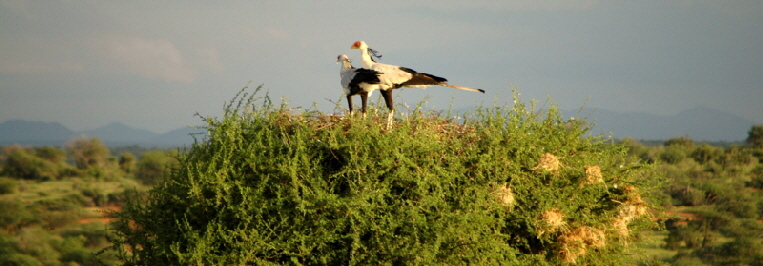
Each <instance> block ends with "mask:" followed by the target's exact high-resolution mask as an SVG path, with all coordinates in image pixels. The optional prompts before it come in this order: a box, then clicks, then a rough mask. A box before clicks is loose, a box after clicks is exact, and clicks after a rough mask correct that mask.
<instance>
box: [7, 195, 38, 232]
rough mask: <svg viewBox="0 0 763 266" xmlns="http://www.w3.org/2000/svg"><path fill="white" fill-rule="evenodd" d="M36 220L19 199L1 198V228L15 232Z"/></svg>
mask: <svg viewBox="0 0 763 266" xmlns="http://www.w3.org/2000/svg"><path fill="white" fill-rule="evenodd" d="M34 222H35V217H34V216H33V215H32V213H31V212H29V211H28V210H27V209H26V208H24V206H22V205H21V203H20V202H19V201H15V200H0V228H1V229H3V230H6V231H11V232H15V231H17V230H19V229H21V228H22V227H23V226H26V225H29V224H32V223H34Z"/></svg>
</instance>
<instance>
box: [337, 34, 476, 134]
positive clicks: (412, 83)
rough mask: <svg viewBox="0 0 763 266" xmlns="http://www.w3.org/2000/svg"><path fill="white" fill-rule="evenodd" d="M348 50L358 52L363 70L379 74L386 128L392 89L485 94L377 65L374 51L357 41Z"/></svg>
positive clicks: (405, 70)
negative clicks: (441, 88) (448, 89)
mask: <svg viewBox="0 0 763 266" xmlns="http://www.w3.org/2000/svg"><path fill="white" fill-rule="evenodd" d="M350 48H352V49H359V50H360V59H361V62H362V66H363V68H364V69H370V70H373V71H376V72H377V73H379V74H377V75H378V77H379V81H380V82H379V84H378V89H379V90H380V91H381V94H382V97H384V101H385V103H386V104H387V108H389V117H388V118H387V126H388V127H389V124H390V123H392V115H393V112H394V107H393V104H392V90H393V89H398V88H401V87H415V88H426V87H429V86H433V85H439V86H445V87H451V88H454V89H460V90H467V91H477V92H481V93H485V91H484V90H481V89H475V88H469V87H463V86H456V85H451V84H448V80H447V79H445V78H443V77H438V76H435V75H432V74H427V73H419V72H416V71H415V70H413V69H410V68H407V67H401V66H395V65H388V64H382V63H377V62H376V61H374V59H373V58H371V55H372V54H373V55H374V56H375V57H376V58H381V56H380V55H377V54H376V51H374V50H373V49H371V48H369V47H368V45H367V44H366V43H365V42H364V41H357V42H355V43H353V44H352V47H350Z"/></svg>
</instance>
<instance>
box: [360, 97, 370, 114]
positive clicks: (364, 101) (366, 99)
mask: <svg viewBox="0 0 763 266" xmlns="http://www.w3.org/2000/svg"><path fill="white" fill-rule="evenodd" d="M360 101H361V102H362V104H363V107H362V109H361V112H363V119H366V106H367V105H368V93H361V94H360Z"/></svg>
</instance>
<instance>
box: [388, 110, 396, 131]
mask: <svg viewBox="0 0 763 266" xmlns="http://www.w3.org/2000/svg"><path fill="white" fill-rule="evenodd" d="M394 114H395V110H394V109H393V110H389V115H387V130H389V129H390V127H392V117H393V116H394Z"/></svg>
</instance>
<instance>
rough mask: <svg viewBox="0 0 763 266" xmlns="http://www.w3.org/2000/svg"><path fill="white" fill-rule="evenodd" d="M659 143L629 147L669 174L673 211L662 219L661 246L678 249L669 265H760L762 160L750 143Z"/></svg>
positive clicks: (670, 141) (762, 202)
mask: <svg viewBox="0 0 763 266" xmlns="http://www.w3.org/2000/svg"><path fill="white" fill-rule="evenodd" d="M753 131H754V129H752V130H751V132H753ZM751 134H752V133H751ZM748 144H749V143H748ZM664 145H665V146H660V147H643V146H639V145H635V144H634V145H630V146H629V148H630V150H631V151H630V152H631V154H637V155H639V157H640V158H642V159H643V160H645V161H650V160H651V161H655V160H654V159H655V158H658V159H657V160H656V161H657V162H659V163H660V167H659V170H660V171H661V172H664V173H665V174H666V176H667V177H668V178H669V180H670V182H669V183H668V185H669V186H667V187H666V189H665V193H666V194H668V195H670V196H671V198H672V203H673V205H674V207H673V208H672V210H671V213H672V214H675V215H677V217H675V218H672V219H669V220H667V221H666V222H665V225H666V228H667V229H668V230H669V234H668V237H667V238H666V239H665V248H667V249H670V250H675V251H678V254H677V255H675V256H674V257H673V258H672V259H671V260H670V262H671V263H672V265H761V264H760V262H761V261H763V260H761V254H760V252H759V250H760V246H761V244H762V243H761V242H763V241H762V239H761V238H760V237H759V235H760V232H761V231H763V222H760V221H759V220H760V218H761V217H762V216H763V194H761V193H760V188H762V187H763V185H761V184H763V181H762V180H763V177H761V175H762V174H763V166H761V164H760V162H759V159H758V158H757V157H756V150H755V148H753V147H752V145H748V147H742V146H736V145H730V146H728V147H725V148H722V147H714V146H710V145H708V144H705V143H703V144H699V145H695V144H694V142H693V141H692V140H690V139H688V138H685V137H681V138H675V139H671V140H669V141H667V142H665V143H664Z"/></svg>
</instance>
